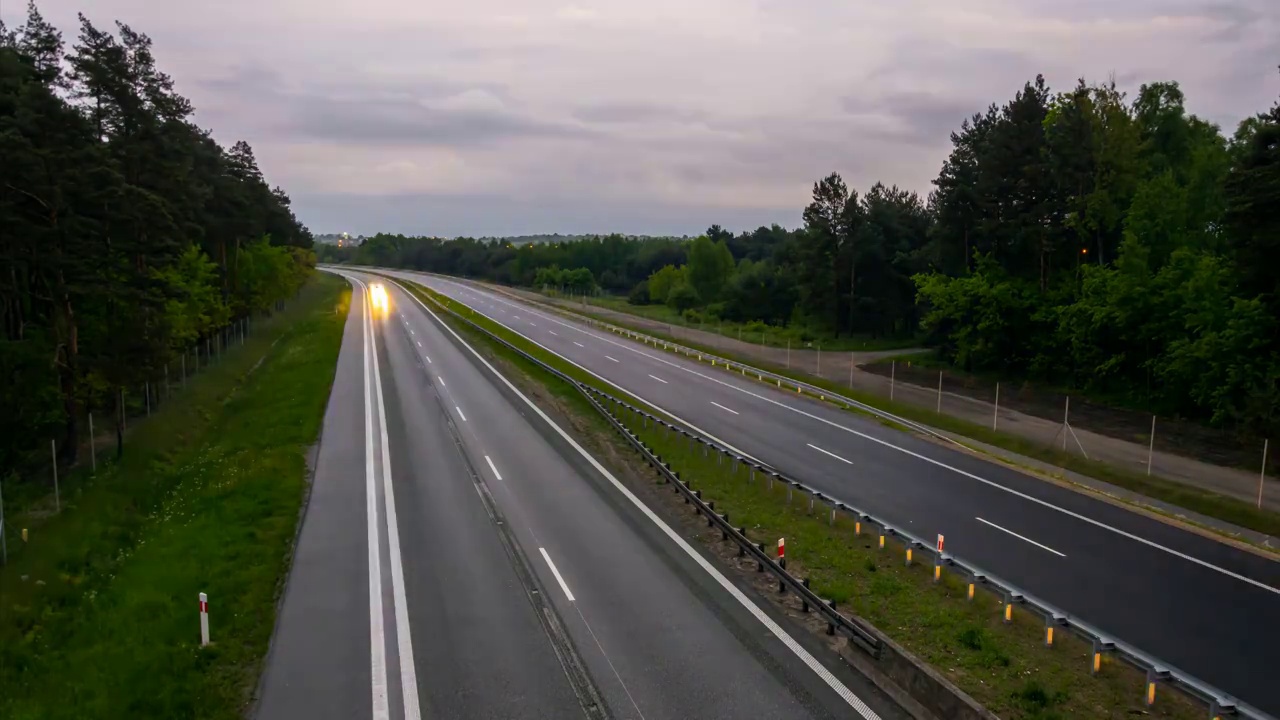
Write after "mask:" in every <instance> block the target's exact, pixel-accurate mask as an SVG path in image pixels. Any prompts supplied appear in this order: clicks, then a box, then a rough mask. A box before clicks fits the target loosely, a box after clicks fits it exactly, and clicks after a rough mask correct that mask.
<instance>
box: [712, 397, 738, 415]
mask: <svg viewBox="0 0 1280 720" xmlns="http://www.w3.org/2000/svg"><path fill="white" fill-rule="evenodd" d="M711 404H712V405H715V406H716V407H718V408H720V409H721V410H724V411H725V412H731V413H733V414H734V415H741V414H742V413H740V412H738V411H737V410H734V409H733V408H727V407H725V406H723V405H721V404H720V403H718V402H716V401H715V400H712V401H711Z"/></svg>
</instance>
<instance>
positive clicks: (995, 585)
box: [432, 298, 1276, 720]
mask: <svg viewBox="0 0 1280 720" xmlns="http://www.w3.org/2000/svg"><path fill="white" fill-rule="evenodd" d="M432 300H433V302H435V301H434V298H433V299H432ZM435 304H436V306H437V307H438V308H440V309H441V310H443V311H444V312H447V313H448V314H449V315H451V316H452V317H454V318H456V319H457V320H459V321H461V322H464V323H466V324H467V325H468V326H470V327H471V328H473V329H475V330H476V331H478V332H480V333H483V334H484V335H485V336H486V337H488V338H490V339H491V340H492V341H494V342H497V343H500V344H501V345H503V346H504V347H506V348H508V349H510V350H511V351H513V352H516V353H518V354H519V355H521V356H522V357H523V358H525V359H526V360H528V361H529V362H532V363H534V364H535V365H537V366H538V367H540V368H542V369H543V370H544V371H546V372H548V373H551V374H552V375H554V376H556V377H558V378H560V379H561V380H563V381H565V382H567V383H570V384H571V385H573V386H574V387H575V388H577V389H578V391H579V392H581V393H582V394H583V395H584V396H585V397H586V399H587V400H588V401H589V402H590V404H591V405H592V407H594V408H595V409H596V410H597V411H598V412H600V413H601V414H602V415H603V416H604V417H605V418H606V419H607V420H608V421H609V423H610V424H611V425H612V426H613V427H614V429H615V430H617V431H618V432H619V433H620V434H621V435H622V436H623V437H624V438H625V439H626V440H627V442H628V443H629V444H630V445H631V446H632V447H633V448H634V449H635V450H636V451H637V452H639V453H640V454H641V456H642V457H644V458H645V460H646V462H648V463H649V464H650V465H651V466H652V467H653V468H654V469H655V470H656V471H657V472H658V473H659V475H660V476H661V477H662V478H663V479H664V480H665V481H667V482H668V483H671V484H672V485H673V486H674V488H675V490H676V492H679V493H681V494H682V495H683V496H684V499H685V500H686V502H687V503H689V504H690V505H691V506H693V508H694V511H695V512H696V513H697V514H699V515H701V516H703V517H705V518H706V520H707V526H708V527H716V528H718V529H719V530H720V534H721V539H722V540H723V541H726V542H728V541H732V542H734V543H735V544H737V546H738V555H739V557H743V556H746V555H750V556H751V557H752V558H753V559H754V560H755V561H756V568H757V571H758V572H766V571H767V572H769V573H771V574H773V575H774V576H775V577H776V578H777V579H778V583H779V590H780V591H783V592H791V593H793V594H794V595H796V596H797V597H798V598H800V600H801V602H802V608H803V610H804V611H805V612H815V613H819V614H821V615H822V616H823V619H824V620H825V621H826V622H827V634H828V635H835V634H837V633H839V634H841V635H843V636H845V637H847V638H848V639H849V641H850V643H851V645H853V646H856V647H857V648H859V649H860V650H861V651H862V652H863V653H864V656H863V657H862V658H848V659H849V660H850V661H851V662H852V664H854V665H855V666H858V667H862V668H866V667H867V666H868V664H869V666H870V667H871V668H874V669H875V670H876V671H878V672H880V673H883V674H884V675H885V676H887V677H888V678H890V679H891V680H892V681H893V682H894V683H896V684H897V685H898V686H899V687H900V688H904V689H909V690H910V694H911V696H912V697H913V698H914V699H915V700H916V701H918V702H920V703H921V704H922V705H923V706H924V707H925V708H926V709H927V710H929V711H930V712H933V713H935V714H937V715H938V716H939V717H946V718H992V717H994V715H992V714H991V713H989V712H988V711H986V710H985V709H984V708H982V707H981V706H979V705H978V704H977V703H976V702H975V701H974V700H973V699H972V698H970V697H969V696H968V695H967V694H965V693H964V692H963V691H961V690H960V689H959V688H957V687H956V686H955V685H953V684H952V683H951V682H950V681H948V680H947V679H946V678H944V677H943V676H941V675H940V674H939V673H937V672H936V671H934V670H933V669H932V668H930V667H929V666H928V665H927V664H925V663H923V662H921V661H920V660H918V659H917V658H915V657H914V656H912V655H911V654H910V653H908V652H907V651H906V650H904V649H902V648H901V647H900V646H898V645H897V644H896V643H894V642H892V641H891V640H889V639H888V638H886V637H884V636H883V635H881V634H880V633H879V631H877V630H875V629H874V628H872V627H870V626H869V625H867V624H866V623H865V622H863V621H861V620H859V619H857V618H850V617H847V616H845V615H843V614H841V613H840V612H839V611H838V610H837V609H836V606H835V603H834V602H831V601H828V600H825V599H823V598H820V597H819V596H818V595H816V594H815V593H814V592H813V591H812V590H810V589H809V587H808V583H807V581H806V580H804V579H800V578H797V577H795V576H793V575H792V574H791V573H790V572H788V571H787V570H786V566H785V561H783V562H779V561H775V560H774V559H773V558H772V557H770V556H769V554H768V553H767V552H766V551H765V546H764V545H762V544H757V543H754V542H752V540H751V539H750V538H748V537H747V535H746V530H745V528H735V527H734V526H733V525H732V524H731V523H730V521H729V517H728V515H727V514H721V513H719V512H717V511H716V509H715V504H714V503H713V502H707V501H705V500H703V498H702V493H701V491H699V490H695V489H693V488H691V487H689V485H688V484H687V483H685V482H684V481H682V480H681V479H680V474H679V472H678V471H677V470H675V469H673V468H672V467H671V466H670V465H668V464H667V463H665V462H663V461H662V459H661V458H660V457H659V456H657V455H656V454H655V453H654V452H652V451H651V449H650V448H649V447H648V446H646V445H645V443H644V442H643V441H642V440H641V439H640V438H639V437H637V436H636V435H635V433H633V432H632V431H631V430H629V429H628V428H627V427H626V425H625V424H624V422H623V420H622V418H621V417H620V415H621V414H623V413H626V414H629V415H631V416H632V417H633V418H635V419H637V421H639V422H642V423H645V424H648V423H653V424H654V425H655V426H658V427H663V428H665V430H666V431H668V432H673V433H676V434H678V435H681V436H683V437H686V438H688V439H689V442H690V443H691V444H693V443H696V444H700V445H702V446H703V447H704V450H705V451H708V452H709V451H714V452H717V453H720V454H721V455H722V456H724V457H725V458H726V459H727V460H728V461H729V462H731V463H735V464H737V465H738V466H741V467H742V468H743V471H744V473H745V472H751V473H760V474H761V476H762V477H766V478H769V479H770V481H771V482H776V483H781V484H783V485H784V486H786V487H788V488H789V489H791V490H794V491H795V492H798V493H800V494H802V495H807V496H808V497H809V500H810V507H811V508H812V507H814V504H815V503H820V504H822V505H823V506H824V509H826V510H830V512H831V518H832V522H833V523H834V522H835V521H836V518H837V517H838V516H839V515H840V514H845V515H847V516H849V517H851V518H852V519H853V521H854V522H856V523H858V527H859V528H861V525H862V524H865V525H867V527H868V530H870V529H873V528H874V529H877V530H878V534H879V542H880V544H881V546H883V544H884V542H885V538H886V537H892V538H895V539H896V540H897V541H898V542H899V543H901V544H902V545H903V547H904V550H905V552H906V554H907V558H908V561H910V558H911V556H912V554H913V553H918V554H921V555H922V556H924V557H928V558H930V559H932V561H933V566H934V577H935V579H936V578H939V577H940V575H941V572H942V569H943V568H944V567H945V568H948V570H949V571H951V572H954V573H956V574H958V575H960V576H961V577H963V578H964V579H965V580H966V581H967V584H968V586H969V587H968V595H969V597H970V598H972V597H973V593H974V588H975V587H976V586H979V585H981V586H983V587H985V588H986V589H988V590H990V591H991V592H993V593H995V594H996V595H998V596H999V597H1000V598H1002V601H1003V608H1004V610H1003V611H1004V617H1005V619H1006V620H1007V619H1009V618H1010V617H1011V616H1012V613H1013V608H1014V607H1015V606H1018V607H1021V608H1024V609H1025V611H1026V612H1031V613H1034V614H1036V615H1038V616H1039V617H1042V618H1043V619H1044V622H1045V641H1046V643H1047V644H1052V642H1053V636H1054V632H1055V630H1056V629H1059V628H1061V629H1062V630H1064V631H1067V632H1071V633H1074V634H1075V635H1076V636H1078V637H1080V638H1082V639H1084V640H1085V641H1086V642H1088V643H1090V644H1091V645H1092V648H1093V651H1092V653H1091V656H1090V669H1091V671H1092V672H1095V673H1096V672H1098V670H1099V669H1100V668H1101V665H1102V657H1103V655H1104V654H1107V655H1110V656H1112V657H1115V658H1118V659H1120V660H1122V661H1123V662H1126V663H1128V664H1129V665H1132V666H1133V667H1135V668H1137V669H1138V670H1140V671H1142V672H1144V673H1145V675H1146V687H1145V692H1144V698H1145V699H1146V701H1147V704H1148V705H1150V704H1152V703H1154V701H1155V695H1156V688H1157V686H1158V685H1161V684H1163V685H1165V686H1167V687H1171V688H1174V689H1176V690H1178V691H1179V692H1181V693H1183V694H1185V695H1187V696H1189V697H1191V698H1194V699H1196V700H1198V701H1200V702H1201V703H1203V704H1204V705H1205V706H1206V709H1207V711H1208V717H1209V718H1211V719H1213V720H1217V719H1218V718H1221V717H1228V716H1230V717H1242V718H1253V719H1255V720H1276V719H1275V718H1273V717H1272V716H1270V715H1267V714H1265V713H1263V712H1262V711H1260V710H1257V709H1256V708H1253V707H1251V706H1249V705H1246V704H1243V703H1240V702H1239V701H1237V700H1235V699H1234V698H1232V697H1231V696H1229V695H1227V694H1226V693H1223V692H1221V691H1220V690H1218V689H1217V688H1215V687H1213V686H1211V685H1208V684H1207V683H1204V682H1202V681H1200V680H1198V679H1197V678H1195V677H1193V676H1191V675H1189V674H1187V673H1185V672H1182V671H1180V670H1178V669H1177V668H1174V667H1172V666H1171V665H1169V664H1168V663H1164V662H1162V661H1160V660H1159V659H1158V658H1155V657H1152V656H1150V655H1148V654H1146V653H1144V652H1142V651H1141V650H1138V649H1137V648H1135V647H1133V646H1131V645H1129V644H1127V643H1125V642H1123V641H1121V640H1119V639H1116V638H1114V637H1109V636H1107V635H1105V634H1103V633H1102V632H1100V631H1099V630H1097V629H1095V628H1093V627H1092V626H1090V625H1088V624H1086V623H1084V622H1082V621H1080V620H1078V619H1076V618H1073V617H1071V616H1070V615H1068V614H1067V613H1065V612H1063V611H1061V610H1059V609H1058V608H1056V607H1054V606H1052V605H1049V604H1048V603H1045V602H1043V601H1040V600H1038V599H1036V598H1035V597H1033V596H1031V595H1029V594H1027V593H1025V592H1023V591H1022V590H1020V589H1019V588H1017V587H1016V586H1014V585H1013V584H1011V583H1008V582H1005V581H1003V580H1001V579H1000V578H998V577H995V576H993V575H991V574H990V573H988V572H986V571H984V570H982V569H981V568H979V567H977V566H976V565H974V564H972V563H969V562H966V561H964V560H963V559H961V558H959V557H956V556H954V555H952V554H950V553H946V552H944V550H943V548H944V545H943V542H942V538H941V537H939V538H938V540H937V542H936V543H935V542H926V541H925V540H924V539H923V538H920V537H917V536H915V535H913V534H911V533H909V532H906V531H904V530H902V529H900V528H896V527H894V526H892V525H891V524H889V523H887V522H884V521H882V520H879V519H877V518H875V517H874V516H872V515H871V514H869V513H866V512H863V511H861V510H859V509H858V508H857V507H855V506H853V505H851V504H849V503H846V502H843V501H841V500H838V499H836V498H833V497H831V496H829V495H826V494H824V493H821V492H819V491H817V490H814V489H812V488H810V487H808V486H807V485H805V484H804V483H801V482H800V481H798V480H795V479H793V478H789V477H787V476H785V475H783V474H781V473H779V472H778V471H776V470H774V469H772V468H769V467H767V466H764V465H760V464H757V463H755V462H752V461H750V460H747V459H746V458H743V457H742V456H740V455H738V454H736V453H734V452H732V451H731V450H729V449H728V448H725V447H723V446H721V445H719V444H718V443H716V442H715V441H713V440H711V439H709V438H706V437H703V436H702V435H700V434H698V433H696V432H694V431H691V430H690V429H688V428H685V427H682V426H679V425H677V424H675V423H671V422H668V421H666V420H664V419H662V418H659V417H656V416H654V415H652V414H651V413H649V412H647V411H645V410H643V409H641V408H638V407H635V406H633V405H631V404H630V403H627V402H626V401H623V400H621V399H619V398H616V397H614V396H612V395H610V394H608V393H605V392H603V391H601V390H598V389H596V388H594V387H591V386H588V385H586V384H584V383H581V382H579V381H577V380H575V379H573V378H571V377H569V376H568V375H565V374H564V373H562V372H560V371H559V370H557V369H556V368H553V367H551V366H549V365H547V364H546V363H544V362H543V361H541V360H539V359H538V358H535V357H533V356H532V355H530V354H529V353H527V352H525V351H524V350H522V349H521V348H518V347H516V346H515V345H512V344H511V343H510V342H508V341H507V340H505V339H503V338H501V337H499V336H497V335H495V334H494V333H492V332H490V331H489V330H488V329H486V328H484V327H482V326H480V325H479V324H477V323H475V322H473V321H472V320H470V319H468V318H466V317H465V316H463V315H462V314H460V313H458V312H456V311H455V310H453V309H452V308H451V307H448V306H445V305H442V304H440V303H438V302H435ZM599 324H600V325H603V326H606V327H609V328H610V329H613V330H614V331H615V332H620V334H625V335H629V336H634V337H636V338H637V339H640V338H642V337H645V336H642V335H640V334H639V333H634V332H632V331H629V330H624V329H621V328H613V327H612V326H608V325H607V324H606V323H599ZM654 342H655V344H659V345H664V344H665V345H668V346H671V345H673V344H671V343H664V342H663V341H660V340H655V341H654ZM689 352H690V353H691V354H692V355H694V356H697V355H702V356H704V357H706V354H705V353H698V351H696V350H694V351H689ZM717 359H719V358H717ZM721 360H722V362H723V363H724V364H725V365H729V366H730V367H734V366H736V368H735V369H737V368H743V369H744V370H745V369H746V368H745V367H743V366H741V365H739V364H737V363H732V364H731V363H729V362H727V361H723V359H721ZM751 370H753V371H754V370H755V369H754V368H752V369H751ZM767 374H768V373H766V375H767ZM789 382H790V383H791V384H792V385H793V386H794V385H796V383H795V381H793V380H789ZM799 385H802V386H803V385H806V384H805V383H799ZM797 389H799V388H797ZM806 389H808V388H806ZM813 390H815V391H817V390H819V389H818V388H813ZM814 394H818V392H814ZM825 395H826V397H830V396H831V394H830V393H825ZM826 397H824V398H823V399H826ZM841 400H846V398H841ZM610 408H613V410H611V409H610ZM891 417H893V416H891ZM893 419H895V420H897V419H898V418H896V417H893ZM860 532H861V530H860Z"/></svg>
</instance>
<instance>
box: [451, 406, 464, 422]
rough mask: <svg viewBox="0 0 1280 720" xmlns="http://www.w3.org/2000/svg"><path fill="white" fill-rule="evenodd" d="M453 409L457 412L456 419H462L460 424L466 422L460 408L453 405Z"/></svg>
mask: <svg viewBox="0 0 1280 720" xmlns="http://www.w3.org/2000/svg"><path fill="white" fill-rule="evenodd" d="M453 409H454V410H457V411H458V417H460V418H462V422H466V421H467V416H466V415H463V414H462V408H460V407H458V406H457V405H454V406H453Z"/></svg>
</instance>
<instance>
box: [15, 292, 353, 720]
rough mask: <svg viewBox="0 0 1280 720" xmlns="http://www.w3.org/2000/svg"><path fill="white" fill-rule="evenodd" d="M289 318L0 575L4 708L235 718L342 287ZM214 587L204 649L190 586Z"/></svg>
mask: <svg viewBox="0 0 1280 720" xmlns="http://www.w3.org/2000/svg"><path fill="white" fill-rule="evenodd" d="M345 288H346V285H345V283H343V282H342V281H341V280H338V279H337V278H333V277H331V276H329V275H325V274H319V275H318V276H317V278H316V279H315V280H314V281H313V282H312V283H310V284H309V285H308V286H307V287H306V288H305V289H304V290H303V292H302V294H301V296H300V297H299V298H298V300H296V301H294V302H293V303H292V304H291V305H290V307H289V308H288V309H287V310H285V311H284V312H283V313H280V314H279V315H278V316H277V317H275V318H274V319H272V320H270V321H266V322H267V323H269V325H267V324H265V323H264V324H260V326H259V331H258V332H257V333H255V335H254V337H252V338H251V339H249V340H248V341H247V342H246V344H245V345H244V346H243V347H241V348H235V349H232V350H230V351H228V353H227V354H226V356H225V357H224V359H223V361H222V362H221V364H220V365H217V366H215V367H213V368H211V369H210V370H209V371H208V372H206V373H204V374H203V375H201V376H200V377H198V378H196V379H195V380H193V381H190V382H189V387H188V388H187V389H186V390H184V391H182V392H181V393H180V394H179V395H177V396H175V398H174V400H173V401H172V402H170V403H168V404H167V405H166V406H165V407H164V408H163V409H161V410H160V411H158V412H157V413H155V415H154V416H153V417H152V418H150V419H149V420H147V421H144V422H140V423H138V424H137V425H136V427H135V429H134V430H133V431H132V432H133V435H132V437H131V441H130V443H129V446H128V448H127V451H126V454H125V456H124V457H123V458H122V459H121V460H120V461H119V462H114V463H110V464H107V465H105V466H103V465H100V466H99V469H98V474H97V476H96V477H93V478H92V479H89V478H84V479H83V481H82V482H78V483H75V484H74V487H75V491H74V492H73V493H70V494H69V495H64V497H63V511H62V513H61V514H59V515H57V516H56V517H53V518H50V519H49V520H48V521H47V522H46V523H45V524H44V525H43V526H41V527H40V528H39V529H38V530H36V531H35V532H34V533H33V534H32V536H31V540H30V544H29V545H27V546H26V547H25V548H23V549H22V550H21V552H19V553H18V554H17V555H16V557H11V560H12V563H11V564H10V565H9V566H8V567H6V568H4V569H3V570H2V571H0V717H5V718H13V719H15V720H18V719H26V718H84V717H166V718H173V717H201V718H238V717H240V716H241V714H242V712H243V708H244V707H245V704H246V702H247V700H248V698H249V695H250V693H251V692H252V689H253V686H254V684H255V683H256V681H257V676H258V671H259V669H260V666H261V661H262V659H263V657H264V655H265V653H266V649H267V644H268V641H269V639H270V635H271V628H272V624H273V622H274V617H275V599H276V595H277V589H278V586H279V583H280V582H281V580H282V578H283V576H284V573H285V571H286V569H287V563H288V552H289V548H290V545H291V544H292V541H293V538H294V533H295V529H296V525H297V521H298V512H299V507H300V504H301V501H302V498H303V490H304V487H305V482H306V472H307V468H306V453H307V451H308V447H309V446H310V445H311V444H313V443H314V441H315V439H316V436H317V434H318V432H319V426H320V421H321V418H322V416H323V412H324V407H325V404H326V402H327V400H328V391H329V387H330V384H331V383H332V381H333V373H334V368H335V364H336V361H337V354H338V348H339V345H340V342H341V338H342V330H343V323H344V320H345V317H346V311H347V304H348V302H349V293H348V292H346V290H345ZM201 591H203V592H207V593H208V594H209V604H210V617H211V623H210V624H211V626H212V628H211V635H212V638H213V640H214V643H213V645H211V646H210V647H209V648H205V649H200V648H199V626H198V622H197V614H196V613H197V606H196V605H197V604H196V596H197V593H198V592H201Z"/></svg>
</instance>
